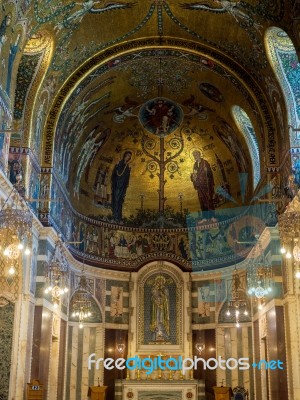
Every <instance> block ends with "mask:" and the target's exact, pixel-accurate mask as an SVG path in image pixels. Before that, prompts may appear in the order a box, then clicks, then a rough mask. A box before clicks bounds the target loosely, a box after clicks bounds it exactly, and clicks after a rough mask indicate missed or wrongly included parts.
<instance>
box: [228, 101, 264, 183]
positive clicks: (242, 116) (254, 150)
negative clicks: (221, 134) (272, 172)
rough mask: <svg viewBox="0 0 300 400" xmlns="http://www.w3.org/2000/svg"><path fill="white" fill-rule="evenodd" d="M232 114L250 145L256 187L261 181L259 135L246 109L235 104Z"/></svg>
mask: <svg viewBox="0 0 300 400" xmlns="http://www.w3.org/2000/svg"><path fill="white" fill-rule="evenodd" d="M232 114H233V117H234V119H235V122H236V124H237V126H238V127H239V129H240V131H241V132H242V134H243V136H244V138H245V141H246V143H247V145H248V149H249V152H250V156H251V162H252V171H253V189H255V188H256V186H257V184H258V182H259V181H260V153H259V147H258V141H257V137H256V134H255V131H254V128H253V125H252V123H251V120H250V118H249V116H248V115H247V113H246V112H245V110H243V109H242V108H241V107H239V106H234V107H233V108H232Z"/></svg>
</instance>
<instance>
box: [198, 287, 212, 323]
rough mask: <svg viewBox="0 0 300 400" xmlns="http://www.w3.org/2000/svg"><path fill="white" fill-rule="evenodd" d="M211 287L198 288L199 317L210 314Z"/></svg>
mask: <svg viewBox="0 0 300 400" xmlns="http://www.w3.org/2000/svg"><path fill="white" fill-rule="evenodd" d="M210 306H211V301H210V287H209V286H201V287H199V288H198V315H199V317H209V316H210Z"/></svg>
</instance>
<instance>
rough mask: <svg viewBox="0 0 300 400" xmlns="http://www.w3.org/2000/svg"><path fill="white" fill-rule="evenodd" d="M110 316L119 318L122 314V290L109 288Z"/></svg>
mask: <svg viewBox="0 0 300 400" xmlns="http://www.w3.org/2000/svg"><path fill="white" fill-rule="evenodd" d="M110 296H111V297H110V316H111V317H113V318H115V317H121V316H122V314H123V288H122V287H117V286H111V295H110Z"/></svg>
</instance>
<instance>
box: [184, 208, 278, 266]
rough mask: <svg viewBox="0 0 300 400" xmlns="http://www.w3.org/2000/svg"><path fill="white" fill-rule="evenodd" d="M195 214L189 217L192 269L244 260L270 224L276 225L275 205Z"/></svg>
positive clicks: (226, 264) (225, 264)
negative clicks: (258, 236)
mask: <svg viewBox="0 0 300 400" xmlns="http://www.w3.org/2000/svg"><path fill="white" fill-rule="evenodd" d="M214 219H215V221H214V220H212V212H211V211H203V212H200V213H194V214H192V218H189V219H188V228H189V245H190V253H191V258H192V268H193V270H194V271H197V272H201V271H206V270H211V269H216V268H221V267H225V266H228V265H232V264H234V263H238V262H240V261H242V260H243V259H245V258H246V257H247V255H248V253H249V252H250V251H251V250H252V248H253V247H254V245H255V244H256V242H257V239H256V237H255V236H256V235H259V234H261V233H262V232H263V230H264V229H265V228H266V227H267V226H275V225H276V223H277V214H276V208H275V205H274V204H272V203H261V204H256V205H253V206H244V207H235V208H226V209H222V210H216V211H215V212H214Z"/></svg>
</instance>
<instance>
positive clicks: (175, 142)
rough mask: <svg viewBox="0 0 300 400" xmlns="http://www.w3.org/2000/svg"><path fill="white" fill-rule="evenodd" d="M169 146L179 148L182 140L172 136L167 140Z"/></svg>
mask: <svg viewBox="0 0 300 400" xmlns="http://www.w3.org/2000/svg"><path fill="white" fill-rule="evenodd" d="M169 144H170V147H172V149H176V150H177V149H180V148H181V147H182V142H181V141H180V140H179V139H177V138H172V139H171V140H170V142H169Z"/></svg>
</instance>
